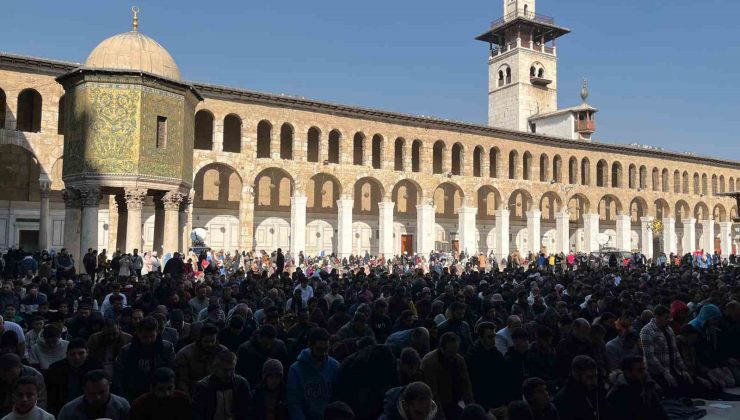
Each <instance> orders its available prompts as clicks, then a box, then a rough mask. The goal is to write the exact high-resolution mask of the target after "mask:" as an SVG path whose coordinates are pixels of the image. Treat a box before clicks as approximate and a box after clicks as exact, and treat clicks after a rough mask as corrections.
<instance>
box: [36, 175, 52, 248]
mask: <svg viewBox="0 0 740 420" xmlns="http://www.w3.org/2000/svg"><path fill="white" fill-rule="evenodd" d="M50 191H51V180H50V179H49V177H48V176H46V174H42V175H41V177H39V193H40V196H41V208H40V209H39V248H41V249H49V246H50V245H51V241H50V240H49V192H50Z"/></svg>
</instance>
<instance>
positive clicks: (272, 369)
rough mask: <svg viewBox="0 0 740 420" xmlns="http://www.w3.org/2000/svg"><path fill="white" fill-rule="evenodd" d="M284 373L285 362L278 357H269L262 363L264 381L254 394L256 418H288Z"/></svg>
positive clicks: (281, 419)
mask: <svg viewBox="0 0 740 420" xmlns="http://www.w3.org/2000/svg"><path fill="white" fill-rule="evenodd" d="M283 375H284V371H283V364H282V363H281V362H280V361H279V360H277V359H267V361H265V363H264V365H262V381H261V382H260V383H259V384H258V385H257V386H256V388H255V390H254V395H253V396H252V402H253V404H254V408H255V413H256V418H258V419H276V420H283V419H286V420H287V419H288V406H287V404H286V401H285V382H284V381H283Z"/></svg>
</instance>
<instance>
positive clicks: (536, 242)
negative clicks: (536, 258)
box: [527, 210, 542, 254]
mask: <svg viewBox="0 0 740 420" xmlns="http://www.w3.org/2000/svg"><path fill="white" fill-rule="evenodd" d="M541 220H542V212H541V211H539V210H530V211H528V212H527V247H528V249H527V251H528V252H532V253H535V254H537V253H539V252H540V249H541V248H542V233H541V231H540V222H541Z"/></svg>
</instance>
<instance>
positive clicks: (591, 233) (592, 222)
mask: <svg viewBox="0 0 740 420" xmlns="http://www.w3.org/2000/svg"><path fill="white" fill-rule="evenodd" d="M598 238H599V215H598V214H584V215H583V246H584V247H585V248H584V251H585V252H598V251H599V239H598ZM565 252H567V251H565Z"/></svg>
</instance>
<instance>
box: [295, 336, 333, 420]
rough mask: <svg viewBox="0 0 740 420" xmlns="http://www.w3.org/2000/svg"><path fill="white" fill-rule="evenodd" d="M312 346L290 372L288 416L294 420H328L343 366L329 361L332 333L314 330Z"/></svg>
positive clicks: (330, 359) (331, 358)
mask: <svg viewBox="0 0 740 420" xmlns="http://www.w3.org/2000/svg"><path fill="white" fill-rule="evenodd" d="M308 343H309V344H308V348H307V349H303V351H302V352H301V354H300V355H299V356H298V361H297V362H295V363H293V365H291V366H290V371H289V372H288V386H287V392H288V395H287V400H288V412H289V414H290V418H291V419H293V420H304V419H305V420H321V419H323V418H324V411H325V410H326V406H327V405H329V403H330V402H331V400H332V387H333V385H334V383H335V381H336V376H337V371H338V370H339V362H337V361H336V360H335V359H334V358H333V357H329V333H328V332H326V330H325V329H323V328H314V329H312V330H311V332H310V333H309V336H308Z"/></svg>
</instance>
